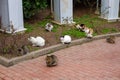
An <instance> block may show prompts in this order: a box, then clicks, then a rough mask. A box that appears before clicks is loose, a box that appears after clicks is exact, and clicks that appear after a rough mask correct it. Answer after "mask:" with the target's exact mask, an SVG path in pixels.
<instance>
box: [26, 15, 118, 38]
mask: <svg viewBox="0 0 120 80" xmlns="http://www.w3.org/2000/svg"><path fill="white" fill-rule="evenodd" d="M74 21H75V22H76V24H85V25H86V26H87V27H89V28H93V29H95V27H99V26H102V25H104V24H106V23H108V22H107V21H106V20H103V19H100V18H98V16H94V15H84V16H82V17H76V18H74ZM50 22H51V20H50V19H44V20H42V21H39V22H37V23H35V24H27V23H25V28H27V31H26V32H32V31H33V30H35V29H36V27H42V28H44V27H45V25H46V23H50ZM110 24H112V23H110ZM53 26H54V28H53V30H52V32H55V33H56V34H58V33H57V32H59V29H60V27H63V32H62V33H61V34H59V35H70V36H73V37H75V38H81V37H85V33H84V32H80V31H78V30H77V29H75V28H72V27H69V26H67V27H66V26H64V25H63V26H59V25H57V24H53ZM68 28H69V29H68ZM100 30H101V31H100V32H101V33H102V34H107V33H111V32H118V30H117V29H116V28H109V27H105V28H103V27H102V28H100ZM93 35H94V36H96V35H98V33H95V32H94V34H93Z"/></svg>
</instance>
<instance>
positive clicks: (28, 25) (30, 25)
mask: <svg viewBox="0 0 120 80" xmlns="http://www.w3.org/2000/svg"><path fill="white" fill-rule="evenodd" d="M25 28H26V29H27V30H26V32H32V31H33V30H34V27H33V25H32V24H28V23H25Z"/></svg>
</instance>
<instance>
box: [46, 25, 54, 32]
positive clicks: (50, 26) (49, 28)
mask: <svg viewBox="0 0 120 80" xmlns="http://www.w3.org/2000/svg"><path fill="white" fill-rule="evenodd" d="M45 29H46V30H47V31H49V32H51V31H52V29H53V25H52V24H51V23H47V24H46V25H45Z"/></svg>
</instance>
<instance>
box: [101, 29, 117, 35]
mask: <svg viewBox="0 0 120 80" xmlns="http://www.w3.org/2000/svg"><path fill="white" fill-rule="evenodd" d="M111 32H112V33H114V32H117V29H116V28H104V29H103V30H102V33H103V34H107V33H111Z"/></svg>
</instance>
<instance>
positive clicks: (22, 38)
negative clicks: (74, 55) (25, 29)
mask: <svg viewBox="0 0 120 80" xmlns="http://www.w3.org/2000/svg"><path fill="white" fill-rule="evenodd" d="M84 14H91V12H89V9H84V8H76V9H74V17H81V16H83V15H84ZM48 15H50V9H46V10H42V11H40V12H39V14H37V15H35V16H34V17H33V18H31V19H30V20H25V22H27V23H30V24H34V23H36V22H38V21H41V20H43V19H44V18H45V17H46V16H48ZM113 26H116V27H117V28H118V29H120V23H115V24H106V25H103V26H101V27H113ZM68 29H69V28H68ZM63 30H64V27H59V32H57V34H56V33H54V32H46V31H45V29H44V28H43V27H37V28H36V29H34V30H33V31H32V32H30V33H24V34H18V35H10V34H5V33H0V55H1V56H4V57H6V58H12V57H17V56H21V54H19V53H18V52H17V50H18V48H20V47H21V46H22V45H27V46H28V48H29V49H30V52H31V51H34V50H37V49H42V48H45V47H48V46H52V45H55V44H58V43H60V41H59V36H61V33H62V31H63ZM30 36H42V37H43V38H44V39H45V40H46V45H45V46H44V47H33V46H32V44H31V43H30V42H29V41H28V37H30ZM73 39H77V38H73ZM11 45H12V46H11Z"/></svg>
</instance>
